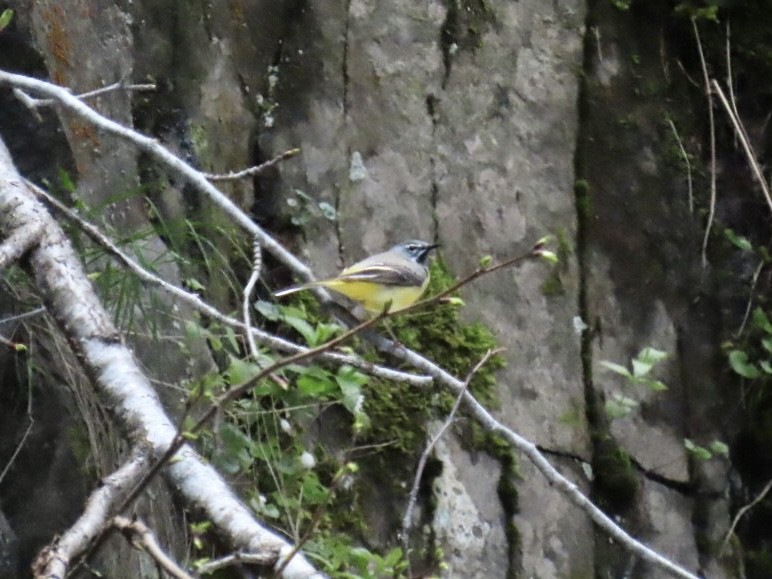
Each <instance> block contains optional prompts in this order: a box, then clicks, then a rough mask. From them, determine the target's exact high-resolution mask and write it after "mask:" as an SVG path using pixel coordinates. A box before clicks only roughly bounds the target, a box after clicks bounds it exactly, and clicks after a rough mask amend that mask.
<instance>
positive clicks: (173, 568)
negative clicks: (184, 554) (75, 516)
mask: <svg viewBox="0 0 772 579" xmlns="http://www.w3.org/2000/svg"><path fill="white" fill-rule="evenodd" d="M112 526H113V527H115V528H116V529H118V530H119V531H121V533H123V534H124V535H125V536H126V537H128V538H129V540H130V542H131V544H132V545H134V547H136V548H138V549H141V550H143V551H145V552H146V553H147V554H148V555H150V556H151V557H152V558H153V560H154V561H155V562H156V563H157V564H158V566H159V567H161V568H162V569H163V570H164V571H166V572H167V573H168V574H169V575H171V576H172V577H176V578H177V579H193V577H192V576H191V575H189V574H188V573H186V572H185V571H184V570H183V569H182V568H181V567H180V566H179V565H178V564H177V562H176V561H175V560H174V559H172V558H171V557H169V555H167V554H166V553H164V550H163V549H161V546H160V545H159V544H158V541H157V540H156V538H155V535H154V534H153V532H152V531H151V530H150V528H149V527H148V526H147V525H146V524H145V523H143V522H142V521H139V520H136V519H134V520H132V519H128V518H126V517H121V516H118V517H115V518H113V520H112Z"/></svg>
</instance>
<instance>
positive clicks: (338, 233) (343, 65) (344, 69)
mask: <svg viewBox="0 0 772 579" xmlns="http://www.w3.org/2000/svg"><path fill="white" fill-rule="evenodd" d="M345 11H346V14H345V17H344V20H343V46H342V50H343V54H342V56H341V62H340V74H341V78H342V81H343V94H342V96H341V98H342V103H341V107H342V114H343V122H342V125H343V128H344V131H345V130H346V129H347V128H348V127H347V125H348V104H349V103H348V100H349V94H348V89H349V82H350V80H351V77H350V76H349V70H348V66H349V62H348V54H349V28H350V25H351V0H346V7H345ZM346 142H347V143H350V142H351V141H350V139H346ZM352 154H353V151H352V150H351V145H350V144H349V145H347V146H346V163H349V164H350V163H351V155H352ZM349 166H350V165H349ZM333 191H334V195H335V200H334V204H335V215H338V216H339V215H340V187H333ZM333 223H334V224H335V239H336V240H337V243H338V256H343V232H342V230H341V223H340V219H335V221H334V222H333Z"/></svg>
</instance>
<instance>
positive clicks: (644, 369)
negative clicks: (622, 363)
mask: <svg viewBox="0 0 772 579" xmlns="http://www.w3.org/2000/svg"><path fill="white" fill-rule="evenodd" d="M653 367H654V364H651V363H649V362H643V361H641V360H638V359H637V358H633V376H635V377H636V378H642V377H643V376H646V374H648V373H649V372H651V369H652V368H653Z"/></svg>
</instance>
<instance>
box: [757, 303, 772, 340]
mask: <svg viewBox="0 0 772 579" xmlns="http://www.w3.org/2000/svg"><path fill="white" fill-rule="evenodd" d="M753 325H754V326H756V327H757V328H759V329H762V330H764V331H765V332H766V333H767V334H772V322H770V321H769V318H768V317H767V314H766V313H765V312H764V310H763V309H761V308H760V307H756V308H755V309H754V310H753Z"/></svg>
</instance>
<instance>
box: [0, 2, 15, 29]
mask: <svg viewBox="0 0 772 579" xmlns="http://www.w3.org/2000/svg"><path fill="white" fill-rule="evenodd" d="M11 20H13V10H11V9H10V8H6V9H5V10H3V12H2V13H0V32H2V31H3V29H4V28H6V27H7V26H8V25H9V24H10V23H11Z"/></svg>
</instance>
